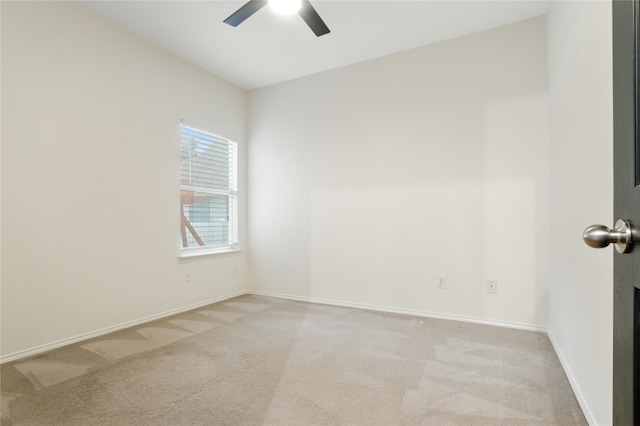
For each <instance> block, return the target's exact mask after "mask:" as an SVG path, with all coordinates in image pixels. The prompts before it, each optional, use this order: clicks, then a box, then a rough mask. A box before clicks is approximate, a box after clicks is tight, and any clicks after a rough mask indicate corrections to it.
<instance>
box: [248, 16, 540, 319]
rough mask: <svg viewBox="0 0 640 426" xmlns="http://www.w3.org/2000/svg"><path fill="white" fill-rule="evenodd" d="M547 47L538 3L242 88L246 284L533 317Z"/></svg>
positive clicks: (442, 310) (438, 309) (472, 314)
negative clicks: (390, 50) (517, 15)
mask: <svg viewBox="0 0 640 426" xmlns="http://www.w3.org/2000/svg"><path fill="white" fill-rule="evenodd" d="M546 54H547V52H546V20H545V18H544V17H541V18H536V19H532V20H527V21H523V22H520V23H516V24H513V25H510V26H506V27H501V28H497V29H494V30H489V31H485V32H481V33H477V34H474V35H470V36H466V37H462V38H458V39H454V40H450V41H446V42H442V43H438V44H434V45H430V46H426V47H422V48H419V49H415V50H411V51H408V52H404V53H400V54H395V55H392V56H388V57H384V58H380V59H376V60H372V61H368V62H364V63H361V64H356V65H352V66H348V67H345V68H341V69H338V70H334V71H329V72H324V73H321V74H317V75H314V76H310V77H306V78H301V79H298V80H294V81H290V82H286V83H283V84H279V85H275V86H271V87H267V88H264V89H258V90H255V91H252V92H250V94H249V122H250V123H251V126H250V132H249V137H248V139H249V141H250V144H249V147H248V167H249V176H248V187H249V218H250V219H249V230H248V235H249V247H250V254H249V257H250V286H251V288H252V289H253V290H254V291H259V292H266V293H274V294H283V295H289V296H297V297H302V298H313V299H322V300H332V301H337V302H342V303H351V304H359V305H374V306H384V307H390V308H394V309H398V310H405V311H418V312H422V313H430V314H436V315H444V316H449V317H456V316H457V317H464V318H474V319H480V320H485V321H495V322H501V323H509V324H517V325H524V326H533V327H534V328H535V327H544V326H546V321H547V300H548V295H547V280H548V256H547V252H548V129H547V112H548V109H547V102H548V99H547V80H546V79H547V76H546ZM439 274H443V275H446V276H447V279H448V281H447V288H446V290H440V289H437V288H436V276H437V275H439ZM487 278H492V279H497V280H498V294H496V295H492V294H487V293H486V291H485V280H486V279H487Z"/></svg>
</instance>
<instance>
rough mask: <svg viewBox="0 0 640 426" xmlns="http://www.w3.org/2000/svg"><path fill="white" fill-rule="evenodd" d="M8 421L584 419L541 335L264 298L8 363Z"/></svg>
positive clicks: (452, 422) (177, 422)
mask: <svg viewBox="0 0 640 426" xmlns="http://www.w3.org/2000/svg"><path fill="white" fill-rule="evenodd" d="M1 372H2V400H1V402H2V412H1V413H2V423H1V424H2V425H3V426H5V425H261V424H273V425H338V424H344V425H552V424H556V425H584V424H586V421H585V418H584V416H583V415H582V412H581V411H580V408H579V406H578V403H577V402H576V399H575V397H574V395H573V393H572V391H571V388H570V386H569V383H568V381H567V378H566V376H565V374H564V372H563V370H562V368H561V366H560V363H559V362H558V359H557V357H556V355H555V353H554V352H553V349H552V347H551V344H550V342H549V340H548V338H547V337H546V336H545V335H544V334H541V333H535V332H530V331H520V330H511V329H506V328H499V327H490V326H483V325H476V324H468V323H462V322H455V321H445V320H436V319H428V318H421V317H412V316H405V315H396V314H387V313H380V312H372V311H364V310H358V309H350V308H343V307H335V306H326V305H317V304H309V303H301V302H293V301H288V300H281V299H273V298H265V297H258V296H242V297H238V298H235V299H231V300H229V301H226V302H221V303H217V304H214V305H210V306H207V307H205V308H201V309H197V310H194V311H191V312H187V313H183V314H180V315H176V316H174V317H170V318H166V319H163V320H159V321H156V322H152V323H148V324H144V325H141V326H138V327H133V328H131V329H127V330H124V331H119V332H117V333H113V334H110V335H107V336H103V337H100V338H96V339H93V340H90V341H86V342H82V343H78V344H75V345H71V346H68V347H65V348H61V349H58V350H55V351H52V352H49V353H46V354H44V355H41V356H36V357H33V358H29V359H23V360H20V361H15V362H12V363H7V364H4V365H2V367H1Z"/></svg>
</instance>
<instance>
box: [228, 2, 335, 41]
mask: <svg viewBox="0 0 640 426" xmlns="http://www.w3.org/2000/svg"><path fill="white" fill-rule="evenodd" d="M267 3H269V6H271V8H272V9H273V10H274V11H276V12H277V13H280V14H283V15H290V14H293V13H296V12H298V15H300V16H301V17H302V19H303V20H304V22H306V23H307V25H308V26H309V28H311V30H312V31H313V32H314V33H315V34H316V36H318V37H320V36H322V35H325V34H327V33H329V32H330V31H329V27H327V25H326V24H325V23H324V21H323V20H322V18H321V17H320V15H318V12H316V10H315V9H314V8H313V6H311V3H309V0H249V1H248V2H247V3H245V4H244V5H243V6H242V7H241V8H240V9H238V10H236V11H235V12H233V13H232V14H231V15H230V16H229V17H228V18H227V19H225V20H224V23H225V24H229V25H231V26H234V27H237V26H238V25H240V24H241V23H243V22H244V21H245V19H247V18H248V17H250V16H251V15H253V14H254V13H256V12H257V11H258V10H260V9H262V8H263V7H264V6H266V5H267Z"/></svg>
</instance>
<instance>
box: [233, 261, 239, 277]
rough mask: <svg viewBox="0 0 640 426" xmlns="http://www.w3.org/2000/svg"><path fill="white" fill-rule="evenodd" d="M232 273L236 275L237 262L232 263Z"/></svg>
mask: <svg viewBox="0 0 640 426" xmlns="http://www.w3.org/2000/svg"><path fill="white" fill-rule="evenodd" d="M233 275H238V264H236V263H234V264H233Z"/></svg>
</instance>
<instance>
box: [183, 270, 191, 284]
mask: <svg viewBox="0 0 640 426" xmlns="http://www.w3.org/2000/svg"><path fill="white" fill-rule="evenodd" d="M184 282H185V283H190V282H191V272H189V271H187V272H185V273H184Z"/></svg>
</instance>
